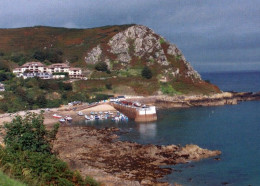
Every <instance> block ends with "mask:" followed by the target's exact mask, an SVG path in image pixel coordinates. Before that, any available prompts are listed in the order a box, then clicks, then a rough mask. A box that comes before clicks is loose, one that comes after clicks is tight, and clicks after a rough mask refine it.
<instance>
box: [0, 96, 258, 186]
mask: <svg viewBox="0 0 260 186" xmlns="http://www.w3.org/2000/svg"><path fill="white" fill-rule="evenodd" d="M128 99H129V98H128ZM129 100H130V99H129ZM131 100H133V98H132V99H131ZM136 100H137V101H140V100H142V103H144V104H155V105H156V106H157V107H158V108H159V109H168V108H189V107H196V106H220V105H226V104H238V103H239V102H241V101H251V100H260V93H222V94H215V95H213V96H182V97H167V96H156V97H155V96H151V97H145V98H140V97H139V98H135V99H134V101H136ZM140 102H141V101H140ZM180 103H181V106H180ZM40 110H43V109H38V110H33V111H32V112H35V113H40ZM78 111H82V112H84V114H88V113H90V112H91V111H95V112H99V111H116V110H115V108H113V107H112V106H111V105H109V104H107V103H104V104H98V105H94V106H93V107H92V106H91V107H89V106H88V105H84V104H83V105H78V106H73V107H71V106H63V107H60V108H54V109H49V111H45V113H44V117H45V120H44V124H45V126H46V128H49V127H51V126H53V124H55V123H57V122H58V119H55V118H53V117H52V115H53V114H54V113H57V114H61V115H70V116H72V117H73V120H74V121H77V120H82V119H83V118H82V116H78V115H77V112H78ZM25 113H26V112H25V111H21V112H18V113H15V114H12V116H14V115H16V114H19V115H22V116H23V115H24V114H25ZM12 116H10V114H1V115H0V125H2V124H3V122H4V121H7V122H8V121H11V119H12ZM118 130H119V129H117V128H106V129H96V128H94V127H82V126H73V127H70V126H69V125H61V126H60V129H59V132H58V134H57V140H56V141H55V142H54V148H53V150H54V152H56V153H57V154H58V156H59V157H60V158H61V159H62V160H64V161H66V162H67V163H68V164H69V166H70V167H71V168H72V169H75V170H79V171H80V173H81V174H82V175H83V176H85V175H90V176H92V177H93V178H94V179H96V180H97V181H100V182H103V183H106V185H133V186H135V185H168V183H162V182H159V181H158V179H160V178H162V177H164V176H165V175H167V174H170V173H171V172H172V170H171V169H169V168H161V167H159V166H161V165H175V164H179V163H187V162H189V161H199V160H200V159H203V158H209V157H214V156H218V155H220V154H221V152H220V151H210V150H207V149H201V148H200V147H198V146H196V145H188V146H185V147H180V146H176V145H168V146H159V145H152V144H149V145H140V144H137V143H132V142H128V141H119V140H118V135H117V134H116V133H117V132H119V131H118ZM0 140H1V141H2V139H0ZM68 144H69V145H68ZM214 158H215V157H214ZM215 159H218V158H215Z"/></svg>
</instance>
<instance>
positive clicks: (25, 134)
mask: <svg viewBox="0 0 260 186" xmlns="http://www.w3.org/2000/svg"><path fill="white" fill-rule="evenodd" d="M43 121H44V118H43V115H42V114H40V115H37V114H35V113H27V114H26V115H25V117H24V118H22V117H21V116H16V117H15V118H14V119H13V120H12V122H9V123H5V124H4V129H5V130H6V135H5V137H4V142H5V144H6V147H7V148H12V149H13V150H14V151H16V150H22V151H26V150H29V151H33V152H41V153H50V152H51V147H50V144H49V141H50V139H48V138H47V137H48V136H49V135H48V133H49V132H48V131H47V130H46V129H45V126H44V124H43Z"/></svg>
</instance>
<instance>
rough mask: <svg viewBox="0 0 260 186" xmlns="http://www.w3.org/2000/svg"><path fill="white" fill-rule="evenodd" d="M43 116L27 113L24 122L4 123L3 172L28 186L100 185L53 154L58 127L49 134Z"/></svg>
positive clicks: (0, 157)
mask: <svg viewBox="0 0 260 186" xmlns="http://www.w3.org/2000/svg"><path fill="white" fill-rule="evenodd" d="M43 120H44V118H43V115H42V114H40V115H37V114H33V113H27V114H26V115H25V117H24V118H22V117H21V116H16V117H15V118H14V119H13V120H12V121H11V122H9V123H5V125H4V129H5V131H6V135H5V137H4V142H5V145H6V147H5V148H3V147H2V146H0V159H1V161H0V168H1V169H2V171H3V172H5V173H6V174H8V175H9V176H11V177H13V178H15V179H18V180H21V181H23V182H25V183H27V184H28V185H62V186H69V185H71V186H74V185H78V186H83V185H84V186H85V185H93V186H94V185H99V184H98V183H97V182H96V181H95V180H93V179H91V178H89V177H87V178H86V179H85V180H84V179H83V178H82V177H81V175H80V174H79V172H77V171H71V170H70V169H69V167H68V165H67V164H66V163H65V162H63V161H62V160H60V159H58V158H57V157H56V156H55V155H54V154H52V152H51V148H50V147H51V143H50V142H51V141H52V140H54V139H55V137H56V133H57V132H58V128H59V125H58V124H56V125H55V126H54V128H53V129H52V130H51V131H47V130H46V129H45V126H44V124H43Z"/></svg>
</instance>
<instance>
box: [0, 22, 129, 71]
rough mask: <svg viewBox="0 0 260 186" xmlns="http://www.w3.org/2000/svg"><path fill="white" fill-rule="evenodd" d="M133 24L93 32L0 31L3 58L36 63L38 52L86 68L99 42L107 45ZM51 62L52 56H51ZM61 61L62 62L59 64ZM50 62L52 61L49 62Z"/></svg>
mask: <svg viewBox="0 0 260 186" xmlns="http://www.w3.org/2000/svg"><path fill="white" fill-rule="evenodd" d="M130 26H132V25H120V26H104V27H99V28H91V29H68V28H55V27H43V26H36V27H28V28H15V29H0V55H2V57H3V58H4V59H5V60H9V61H13V62H16V63H19V64H20V65H21V64H23V63H25V62H26V61H30V60H35V58H34V54H35V52H37V51H38V52H45V51H48V52H50V53H54V54H57V55H58V57H57V56H56V57H57V58H55V57H54V58H53V59H54V60H55V61H53V62H60V61H66V60H68V61H70V62H71V63H73V64H72V65H74V66H80V67H83V68H84V67H85V66H86V65H85V63H84V54H86V52H88V51H89V50H90V49H92V48H93V47H95V46H96V45H97V44H99V43H106V42H107V41H108V40H109V39H110V38H111V37H112V36H114V35H115V34H116V33H118V32H120V31H122V30H125V29H126V28H128V27H130ZM50 59H51V57H50ZM57 60H58V61H57ZM46 62H50V61H48V59H47V60H46Z"/></svg>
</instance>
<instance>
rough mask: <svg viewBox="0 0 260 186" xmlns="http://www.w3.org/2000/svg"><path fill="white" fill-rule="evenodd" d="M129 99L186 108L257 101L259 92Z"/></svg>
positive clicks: (259, 97)
mask: <svg viewBox="0 0 260 186" xmlns="http://www.w3.org/2000/svg"><path fill="white" fill-rule="evenodd" d="M129 100H131V101H138V102H141V103H143V104H153V105H156V106H157V108H160V109H167V108H188V107H201V106H222V105H235V104H238V103H239V102H243V101H259V100H260V92H257V93H253V92H222V93H218V94H212V95H193V96H187V95H186V96H185V95H179V96H165V95H161V96H147V97H133V98H129Z"/></svg>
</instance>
